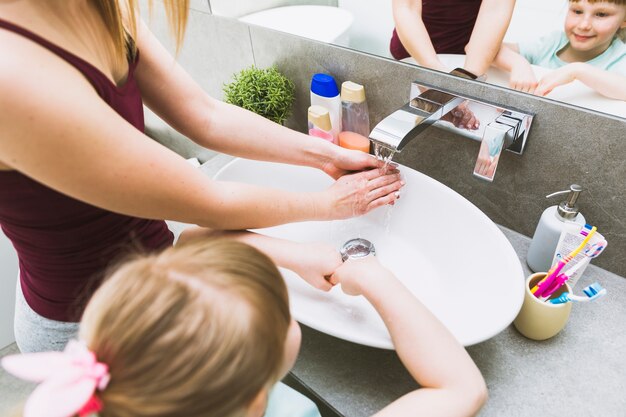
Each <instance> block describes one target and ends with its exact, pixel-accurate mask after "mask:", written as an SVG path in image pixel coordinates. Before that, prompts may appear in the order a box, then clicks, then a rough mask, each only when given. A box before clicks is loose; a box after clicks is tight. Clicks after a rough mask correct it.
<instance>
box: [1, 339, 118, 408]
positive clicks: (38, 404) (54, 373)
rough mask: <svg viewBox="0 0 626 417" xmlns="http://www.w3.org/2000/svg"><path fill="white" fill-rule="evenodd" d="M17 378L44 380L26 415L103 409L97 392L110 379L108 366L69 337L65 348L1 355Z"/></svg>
mask: <svg viewBox="0 0 626 417" xmlns="http://www.w3.org/2000/svg"><path fill="white" fill-rule="evenodd" d="M2 366H3V367H4V369H6V370H7V371H8V372H9V373H11V374H13V375H15V376H16V377H18V378H21V379H25V380H27V381H32V382H41V384H40V385H39V386H37V388H35V390H34V391H33V393H32V394H31V395H30V397H29V398H28V400H27V401H26V405H25V406H24V417H72V416H75V415H77V414H78V415H79V416H81V417H83V416H88V415H90V414H92V413H97V412H98V411H100V410H102V403H101V402H100V400H99V399H98V398H97V397H95V396H94V393H95V391H96V389H98V390H99V391H102V390H104V389H105V388H106V386H107V384H108V383H109V379H110V376H109V367H108V366H107V365H105V364H103V363H100V362H98V361H97V360H96V355H95V354H94V353H93V352H91V351H90V350H89V349H87V346H86V345H85V344H84V343H81V342H77V341H75V340H72V341H70V342H69V343H68V344H67V347H66V348H65V350H64V351H63V352H45V353H28V354H23V355H11V356H6V357H4V358H3V359H2Z"/></svg>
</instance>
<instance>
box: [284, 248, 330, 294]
mask: <svg viewBox="0 0 626 417" xmlns="http://www.w3.org/2000/svg"><path fill="white" fill-rule="evenodd" d="M294 253H297V255H294V258H293V260H292V261H293V266H291V267H290V269H292V270H293V272H295V273H296V274H298V275H300V277H302V279H304V280H305V281H306V282H308V283H309V284H311V285H312V286H313V287H315V288H317V289H320V290H322V291H330V289H331V288H332V287H333V284H331V283H330V282H329V281H328V278H329V277H330V276H331V275H332V273H333V272H334V271H335V270H336V269H337V268H338V267H339V266H341V264H342V262H341V255H340V254H339V251H338V250H337V249H335V248H334V247H332V246H331V245H328V244H325V243H301V244H299V245H298V248H296V249H295V250H294Z"/></svg>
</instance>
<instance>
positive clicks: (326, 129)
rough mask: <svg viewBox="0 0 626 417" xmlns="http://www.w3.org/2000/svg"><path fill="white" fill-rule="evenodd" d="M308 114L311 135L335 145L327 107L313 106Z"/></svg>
mask: <svg viewBox="0 0 626 417" xmlns="http://www.w3.org/2000/svg"><path fill="white" fill-rule="evenodd" d="M308 113H309V114H308V120H309V123H308V124H309V135H311V136H315V137H318V138H322V139H324V140H327V141H329V142H332V143H335V140H334V137H333V134H332V126H331V124H330V114H329V113H328V110H327V109H326V108H325V107H322V106H318V105H313V106H311V107H309V112H308Z"/></svg>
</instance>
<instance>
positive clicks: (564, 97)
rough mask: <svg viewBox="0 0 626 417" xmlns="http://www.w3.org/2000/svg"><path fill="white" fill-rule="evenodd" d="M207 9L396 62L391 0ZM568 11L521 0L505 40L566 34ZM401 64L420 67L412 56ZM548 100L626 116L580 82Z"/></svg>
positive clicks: (491, 74)
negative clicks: (564, 28) (564, 31)
mask: <svg viewBox="0 0 626 417" xmlns="http://www.w3.org/2000/svg"><path fill="white" fill-rule="evenodd" d="M209 5H210V8H211V11H212V13H214V14H216V15H222V16H227V17H232V18H237V19H240V20H242V21H245V22H247V23H250V24H254V25H261V26H266V27H271V28H273V29H276V30H280V31H284V32H288V33H292V34H295V35H298V36H304V37H308V38H311V39H315V40H319V41H322V42H327V43H331V44H334V45H338V46H342V47H346V48H350V49H354V50H358V51H361V52H366V53H370V54H373V55H377V56H380V57H384V58H388V59H393V58H392V56H391V54H390V52H389V41H390V39H391V34H392V31H393V28H394V22H393V16H392V10H391V0H255V1H251V0H249V1H232V0H209ZM296 6H297V7H296ZM319 6H325V7H319ZM567 7H568V2H567V0H545V1H542V2H539V1H537V0H517V1H516V5H515V9H514V11H513V17H512V19H511V22H510V24H509V28H508V30H507V32H506V35H505V37H504V41H505V42H511V43H517V42H520V41H527V40H534V39H537V38H539V37H541V36H542V35H544V34H547V33H550V32H553V31H556V30H562V29H563V22H564V19H565V14H566V12H567ZM440 60H441V62H442V63H443V64H444V65H446V66H447V67H449V68H451V69H452V68H457V67H462V66H463V63H464V56H463V55H452V54H442V55H440ZM403 62H407V63H410V64H413V65H417V64H416V63H415V60H413V59H412V58H407V59H404V60H403ZM533 70H534V71H535V74H536V76H537V78H538V79H539V78H541V76H543V75H544V74H546V73H548V72H549V71H550V70H548V69H546V68H542V67H538V66H533ZM486 82H488V83H492V84H495V85H500V86H503V87H507V88H508V82H509V75H508V73H506V72H504V71H502V70H499V69H496V68H493V67H492V68H491V69H490V70H489V71H488V72H487V79H486ZM546 97H547V98H549V99H553V100H556V101H560V102H564V103H568V104H573V105H576V106H580V107H584V108H587V109H590V110H595V111H598V112H602V113H608V114H611V115H615V116H619V117H623V118H626V101H621V100H613V99H609V98H606V97H604V96H602V95H600V94H599V93H597V92H595V91H593V90H592V89H590V88H589V87H587V86H585V85H584V84H582V83H581V82H579V81H574V82H573V83H570V84H567V85H564V86H561V87H558V88H555V89H554V90H553V91H552V92H550V93H549V94H548V95H547V96H546Z"/></svg>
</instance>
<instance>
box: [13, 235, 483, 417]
mask: <svg viewBox="0 0 626 417" xmlns="http://www.w3.org/2000/svg"><path fill="white" fill-rule="evenodd" d="M272 251H273V249H270V252H272ZM280 252H281V251H280V250H279V251H277V252H274V253H273V254H274V255H276V254H279V255H280ZM291 253H294V252H291ZM296 253H299V252H296ZM338 256H339V255H338V254H337V253H335V254H333V255H332V256H331V258H333V257H338ZM330 281H331V282H332V283H333V284H341V288H342V290H343V291H344V292H345V293H347V294H351V295H363V296H365V297H366V298H367V299H368V300H369V301H370V302H371V303H372V305H373V306H374V308H376V310H377V311H378V312H379V313H380V314H381V317H382V318H383V320H384V321H385V323H386V325H387V327H388V329H389V332H390V334H391V337H392V339H393V342H394V345H395V347H396V350H397V352H398V354H399V356H400V358H401V359H402V361H403V363H404V364H405V365H406V367H407V369H408V370H409V372H411V374H412V375H413V376H414V377H415V379H416V380H417V382H418V383H419V384H420V385H421V387H422V388H421V389H418V390H416V391H414V392H411V393H409V394H407V395H404V396H403V397H402V398H400V399H398V400H396V401H394V402H393V403H391V404H389V405H388V406H387V407H386V408H384V409H383V410H381V411H380V412H378V413H377V414H376V415H377V416H381V417H382V416H389V417H392V416H393V417H402V416H409V415H410V416H415V415H429V416H470V415H474V414H475V413H476V412H477V411H478V410H479V409H480V408H481V406H482V404H483V403H484V401H485V399H486V388H485V383H484V380H483V378H482V376H481V374H480V372H479V371H478V369H477V368H476V366H475V365H474V363H473V362H472V360H471V358H470V357H469V355H468V354H467V353H466V352H465V350H464V349H463V347H462V346H461V345H459V343H458V342H457V341H456V340H455V339H454V337H453V336H452V335H451V334H450V333H449V332H448V331H447V330H446V329H445V327H443V325H442V324H441V323H440V322H439V321H438V320H437V319H436V318H435V317H434V316H433V315H432V314H431V313H430V312H429V311H428V310H427V309H426V308H425V307H424V306H423V305H422V304H421V303H420V302H419V301H418V300H417V299H416V298H415V297H414V296H413V295H412V294H411V293H410V292H409V291H408V290H407V289H406V288H405V287H404V286H403V285H402V284H401V283H400V282H399V281H398V280H397V279H396V278H395V277H394V276H393V275H392V274H391V273H390V272H389V271H388V270H386V269H385V268H383V267H382V266H381V265H380V264H379V263H378V262H377V260H376V258H375V257H373V256H372V257H367V258H365V259H362V260H356V261H355V260H349V261H348V262H346V263H344V264H342V265H341V266H339V267H338V268H337V269H336V270H335V272H334V274H332V276H331V278H330ZM80 337H81V339H82V341H83V342H82V343H84V345H81V344H80V343H79V342H73V343H72V344H70V345H69V346H68V348H67V349H66V350H65V352H63V353H53V354H52V355H54V356H50V355H51V354H50V353H38V354H25V355H17V356H12V357H7V358H5V359H4V360H3V361H2V363H3V366H4V367H5V368H6V369H7V370H8V371H9V372H12V373H14V374H16V375H18V376H21V377H24V378H28V379H30V380H35V381H41V382H43V383H42V384H41V385H40V386H39V387H38V388H37V389H36V390H35V392H34V393H33V394H32V395H31V397H30V398H29V400H28V401H27V403H26V406H25V411H24V416H25V417H44V416H46V417H72V416H75V415H79V416H84V415H88V414H89V413H93V412H97V413H98V415H99V416H101V417H122V416H123V417H139V416H145V417H148V416H159V417H170V416H171V417H175V416H181V415H184V416H187V417H196V416H197V417H200V416H203V417H204V416H216V417H217V416H220V417H230V416H250V417H260V416H262V415H264V413H265V410H266V408H267V410H268V411H267V414H265V415H266V416H268V417H275V416H277V415H280V414H277V413H278V412H279V411H280V408H281V405H286V406H291V407H292V409H291V410H290V411H288V412H287V414H282V415H285V416H287V415H289V416H302V415H311V414H310V413H311V407H310V403H309V404H308V405H305V409H304V410H302V409H301V410H299V411H298V412H295V411H294V410H293V401H294V400H293V397H290V398H286V397H284V396H283V395H284V394H280V395H276V393H275V395H273V396H269V408H268V394H269V393H270V392H271V391H272V387H273V386H274V385H275V384H276V382H277V381H279V380H280V379H281V378H282V377H283V376H284V375H285V374H286V372H287V371H288V370H289V369H290V368H291V367H292V366H293V364H294V361H295V359H296V355H297V352H298V349H299V345H300V330H299V327H298V324H297V323H296V322H295V321H294V320H293V319H292V318H291V316H290V314H289V304H288V296H287V289H286V287H285V284H284V282H283V280H282V278H281V276H280V273H279V271H278V270H277V269H276V266H275V265H274V264H273V263H272V261H271V260H270V259H269V258H268V257H267V256H266V255H264V254H262V253H261V252H259V251H258V250H256V249H254V248H253V247H251V246H248V245H247V244H244V243H242V242H237V241H234V240H232V239H218V240H209V241H207V240H202V241H200V240H195V241H194V240H191V241H189V242H187V243H184V244H182V245H181V246H177V247H174V248H169V249H166V250H165V251H163V252H162V253H160V254H158V255H149V256H141V257H138V258H136V259H134V260H132V261H130V262H128V263H126V264H124V265H123V266H121V267H120V268H119V269H117V271H115V272H114V273H113V274H112V276H111V277H110V278H109V279H108V280H107V281H105V283H104V284H103V285H102V286H101V287H100V289H99V290H98V291H97V292H96V293H95V295H94V296H93V298H92V300H91V302H90V303H89V305H88V306H87V309H86V310H85V315H84V317H83V320H82V323H81V330H80ZM43 363H45V364H46V365H45V366H41V364H43ZM278 389H282V388H278ZM281 392H282V391H281ZM277 397H278V398H277ZM285 403H286V404H285ZM301 403H302V402H301ZM303 412H304V414H303Z"/></svg>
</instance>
